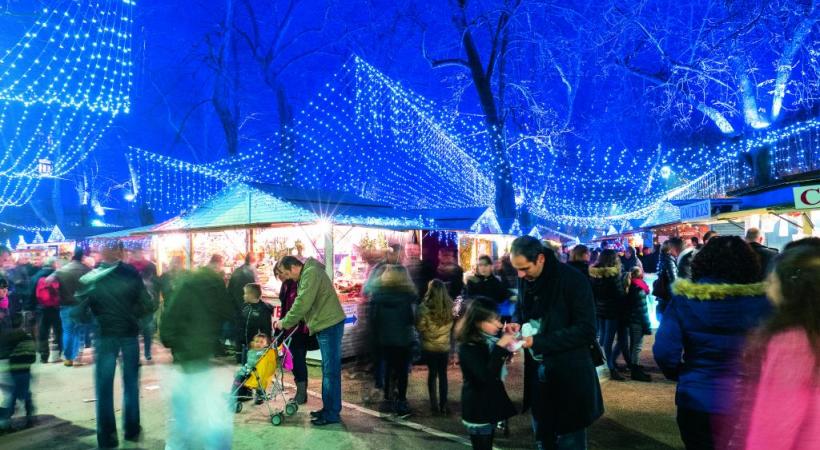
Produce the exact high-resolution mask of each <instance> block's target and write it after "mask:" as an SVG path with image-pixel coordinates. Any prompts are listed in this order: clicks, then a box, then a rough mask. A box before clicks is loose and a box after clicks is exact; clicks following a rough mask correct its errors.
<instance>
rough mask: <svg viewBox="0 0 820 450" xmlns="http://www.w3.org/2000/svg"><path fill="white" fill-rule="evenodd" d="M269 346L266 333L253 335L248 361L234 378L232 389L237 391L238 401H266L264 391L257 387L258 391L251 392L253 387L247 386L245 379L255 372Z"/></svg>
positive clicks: (257, 402)
mask: <svg viewBox="0 0 820 450" xmlns="http://www.w3.org/2000/svg"><path fill="white" fill-rule="evenodd" d="M268 346H270V339H269V338H268V335H266V334H265V333H258V334H257V335H256V336H254V337H253V341H251V345H250V347H251V348H250V349H249V350H248V354H247V357H246V358H245V360H246V361H247V362H246V363H245V364H244V365H243V366H242V367H240V368H239V370H238V371H237V372H236V376H234V379H233V389H232V390H231V391H232V392H236V400H237V401H239V402H246V401H248V400H250V399H251V398H253V399H254V403H255V404H257V405H261V404H262V402H264V401H265V398H264V393H262V392H259V389H257V391H256V392H251V389H250V388H248V387H246V386H245V381H247V380H248V378H249V377H250V376H251V374H252V373H253V369H254V368H255V367H256V363H258V362H259V360H260V359H261V358H262V356H264V355H265V352H266V351H267V350H268ZM260 389H261V387H260Z"/></svg>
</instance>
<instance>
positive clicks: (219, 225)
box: [139, 184, 425, 357]
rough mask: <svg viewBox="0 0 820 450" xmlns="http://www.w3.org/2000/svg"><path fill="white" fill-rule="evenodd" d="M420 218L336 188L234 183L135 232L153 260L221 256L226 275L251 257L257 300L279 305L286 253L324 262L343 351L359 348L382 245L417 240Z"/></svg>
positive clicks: (196, 262)
mask: <svg viewBox="0 0 820 450" xmlns="http://www.w3.org/2000/svg"><path fill="white" fill-rule="evenodd" d="M423 228H425V226H424V222H423V221H422V220H421V219H420V218H419V217H410V216H408V215H407V213H406V212H403V211H399V210H396V209H394V208H392V207H390V206H388V205H384V204H380V203H377V202H373V201H370V200H366V199H361V198H357V197H354V196H351V195H349V194H344V193H338V192H318V191H305V190H297V189H292V188H284V187H278V186H270V185H261V184H254V185H246V184H237V185H234V186H230V187H228V188H226V189H224V190H223V191H222V192H220V193H219V194H217V195H215V196H214V197H212V198H211V199H209V200H207V201H206V202H205V203H204V204H202V205H201V206H200V207H198V208H196V209H195V210H193V211H192V212H190V213H188V214H186V215H183V216H181V217H178V218H176V219H173V220H171V221H169V222H166V223H165V224H161V225H159V226H157V227H154V228H152V229H150V230H148V231H144V232H141V233H139V234H142V235H145V236H150V237H151V239H152V246H153V248H154V251H155V255H156V257H157V261H158V262H159V264H160V265H164V264H167V261H168V260H169V258H170V257H172V256H174V255H181V256H184V257H185V258H186V262H187V264H188V265H189V266H191V267H198V266H202V265H205V264H207V263H208V261H209V260H210V258H211V256H212V255H214V254H220V255H222V256H223V259H224V261H225V271H226V273H225V275H226V279H227V278H228V277H229V274H230V272H232V271H233V270H234V269H235V268H236V267H238V266H239V265H241V264H243V263H244V260H245V257H246V256H247V255H249V254H251V255H253V259H254V261H255V269H256V271H257V274H258V278H259V281H260V283H261V284H262V287H263V300H265V301H267V302H269V303H271V304H272V305H273V306H274V307H278V306H279V299H278V293H279V287H280V283H279V281H278V280H277V279H276V278H275V277H274V276H273V267H274V265H275V264H276V262H277V261H278V260H280V259H281V258H282V257H283V256H285V255H293V256H296V257H297V258H300V259H305V258H308V257H312V258H316V259H318V260H320V261H322V262H324V264H325V266H326V268H327V271H328V275H330V276H331V277H332V278H333V280H334V286H335V287H336V289H337V293H338V294H339V298H340V300H341V302H342V307H343V309H344V311H345V314H346V316H347V317H346V320H345V337H344V341H343V352H342V353H343V356H344V357H347V356H354V355H356V354H359V353H361V352H362V351H363V350H364V349H365V348H366V347H365V329H366V317H367V302H366V300H365V299H364V297H363V296H362V293H361V292H362V287H363V285H364V282H365V280H366V277H367V275H368V273H369V269H370V267H371V266H372V265H373V264H375V263H377V262H378V261H381V260H382V259H383V258H384V255H385V253H386V251H387V249H388V245H389V244H393V243H399V244H404V243H406V242H408V241H410V240H415V241H417V240H418V239H419V238H418V235H417V234H416V233H417V232H416V231H414V230H419V229H423Z"/></svg>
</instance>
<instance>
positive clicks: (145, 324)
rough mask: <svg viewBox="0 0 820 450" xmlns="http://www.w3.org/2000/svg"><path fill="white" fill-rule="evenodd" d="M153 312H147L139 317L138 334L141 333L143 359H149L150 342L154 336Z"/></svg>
mask: <svg viewBox="0 0 820 450" xmlns="http://www.w3.org/2000/svg"><path fill="white" fill-rule="evenodd" d="M155 329H156V325H155V324H154V314H149V315H147V316H145V317H143V318H142V319H140V334H142V341H143V347H144V353H145V359H151V342H152V340H153V337H154V330H155Z"/></svg>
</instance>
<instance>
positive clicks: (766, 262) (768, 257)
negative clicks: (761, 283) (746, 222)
mask: <svg viewBox="0 0 820 450" xmlns="http://www.w3.org/2000/svg"><path fill="white" fill-rule="evenodd" d="M749 245H750V246H751V247H752V250H754V252H755V253H757V257H758V258H759V259H760V279H761V280H763V279H765V278H766V275H768V274H769V272H770V269H771V268H770V267H769V266H770V265H771V262H772V259H774V257H775V256H777V254H778V253H779V252H778V251H777V249H774V248H771V247H766V246H765V245H761V244H758V243H757V242H751V243H749Z"/></svg>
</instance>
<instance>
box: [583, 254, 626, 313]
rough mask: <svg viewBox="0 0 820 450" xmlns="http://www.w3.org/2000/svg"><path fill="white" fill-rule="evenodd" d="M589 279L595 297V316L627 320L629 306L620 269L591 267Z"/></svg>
mask: <svg viewBox="0 0 820 450" xmlns="http://www.w3.org/2000/svg"><path fill="white" fill-rule="evenodd" d="M589 279H590V281H591V282H592V292H593V295H594V296H595V315H596V317H598V318H599V319H610V320H614V319H626V317H627V316H628V315H629V305H628V304H627V302H626V298H625V297H626V289H624V282H623V278H621V270H620V269H619V268H618V267H590V268H589Z"/></svg>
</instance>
